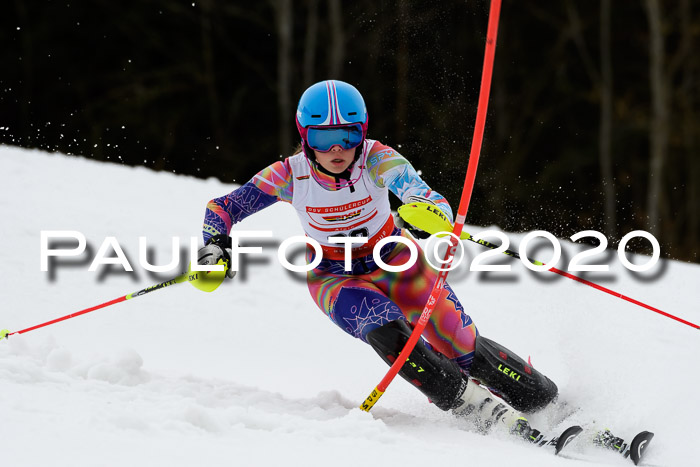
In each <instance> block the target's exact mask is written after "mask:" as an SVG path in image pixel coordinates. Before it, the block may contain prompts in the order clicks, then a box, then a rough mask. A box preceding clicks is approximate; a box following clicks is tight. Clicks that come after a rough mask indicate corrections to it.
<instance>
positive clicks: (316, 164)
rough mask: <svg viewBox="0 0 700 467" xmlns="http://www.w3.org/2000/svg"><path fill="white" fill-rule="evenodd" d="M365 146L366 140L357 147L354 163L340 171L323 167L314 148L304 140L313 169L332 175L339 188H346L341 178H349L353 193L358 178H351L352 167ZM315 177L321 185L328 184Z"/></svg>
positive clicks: (349, 185) (305, 151)
mask: <svg viewBox="0 0 700 467" xmlns="http://www.w3.org/2000/svg"><path fill="white" fill-rule="evenodd" d="M363 147H364V141H363V142H362V144H360V145H359V146H357V147H356V148H355V157H354V158H353V160H352V163H351V164H350V165H349V166H348V168H347V169H345V170H343V171H342V172H340V173H335V172H331V171H330V170H327V169H326V168H325V167H323V166H322V165H321V164H320V163H319V162H318V160H316V154H315V153H314V151H313V149H311V147H310V146H309V145H308V144H306V141H304V155H305V156H306V159H307V160H308V161H309V162H310V163H311V165H312V167H311V168H312V170H313V169H315V170H318V171H319V172H321V173H324V174H326V175H330V176H331V177H334V178H335V184H336V187H337V188H345V187H344V186H342V185H343V183H342V181H341V180H347V186H348V187H349V188H350V192H351V193H352V192H354V191H355V187H354V186H353V185H354V184H355V182H357V180H355V181H354V182H353V181H352V180H351V177H352V168H353V166H354V165H355V162H357V161H358V160H359V159H360V154H362V148H363ZM309 154H311V157H309ZM314 179H315V180H316V181H317V182H318V183H320V184H321V185H326V184H325V183H323V182H322V181H321V180H319V179H317V178H316V177H314Z"/></svg>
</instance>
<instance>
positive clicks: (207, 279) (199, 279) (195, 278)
mask: <svg viewBox="0 0 700 467" xmlns="http://www.w3.org/2000/svg"><path fill="white" fill-rule="evenodd" d="M203 272H207V271H188V272H185V273H183V274H180V275H179V276H177V277H175V278H173V279H170V280H167V281H164V282H161V283H160V284H156V285H152V286H150V287H146V288H145V289H141V290H139V291H138V292H134V293H130V294H127V295H124V296H123V297H119V298H115V299H114V300H110V301H108V302H104V303H101V304H99V305H95V306H93V307H90V308H86V309H84V310H80V311H76V312H75V313H71V314H69V315H66V316H62V317H60V318H56V319H52V320H51V321H47V322H45V323H41V324H37V325H35V326H32V327H29V328H26V329H21V330H19V331H14V332H10V331H9V330H7V329H3V330H0V340H2V339H4V338H6V337H9V336H12V335H14V334H23V333H25V332H29V331H33V330H35V329H39V328H43V327H44V326H49V325H51V324H54V323H58V322H61V321H65V320H67V319H71V318H75V317H76V316H80V315H84V314H86V313H90V312H91V311H95V310H99V309H101V308H107V307H108V306H111V305H115V304H117V303H121V302H124V301H126V300H131V299H132V298H137V297H141V296H142V295H146V294H147V293H150V292H153V291H156V290H160V289H164V288H165V287H169V286H171V285H174V284H179V283H181V282H190V283H191V284H192V285H195V286H196V287H197V288H198V289H200V290H204V291H205V292H211V291H213V290H214V289H216V288H217V287H218V286H219V284H221V282H222V281H223V275H222V274H220V273H219V271H214V273H219V274H211V276H210V275H209V274H208V273H207V274H206V275H203V274H202V273H203ZM224 274H225V273H224Z"/></svg>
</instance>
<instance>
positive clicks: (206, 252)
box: [197, 234, 236, 279]
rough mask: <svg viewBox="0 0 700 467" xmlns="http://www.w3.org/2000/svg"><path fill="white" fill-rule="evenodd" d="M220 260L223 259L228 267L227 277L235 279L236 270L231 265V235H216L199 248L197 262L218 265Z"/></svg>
mask: <svg viewBox="0 0 700 467" xmlns="http://www.w3.org/2000/svg"><path fill="white" fill-rule="evenodd" d="M219 260H223V263H224V267H225V268H226V277H228V278H229V279H233V278H234V276H235V275H236V271H234V270H232V269H231V268H230V266H231V237H229V236H228V235H224V234H220V235H215V236H213V237H211V238H210V239H209V241H207V244H206V245H205V246H203V247H202V248H200V249H199V252H198V254H197V263H198V264H202V265H216V264H218V263H219Z"/></svg>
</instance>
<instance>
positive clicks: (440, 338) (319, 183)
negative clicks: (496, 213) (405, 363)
mask: <svg viewBox="0 0 700 467" xmlns="http://www.w3.org/2000/svg"><path fill="white" fill-rule="evenodd" d="M359 152H360V155H359V159H358V160H357V161H356V162H355V163H354V164H353V166H352V167H351V169H350V176H349V178H348V179H347V181H346V182H345V183H341V180H339V179H338V177H337V176H336V177H332V176H330V175H327V174H325V173H322V172H321V171H319V170H318V169H317V168H316V167H315V166H314V165H312V164H311V163H310V162H309V161H308V159H306V157H305V156H304V155H303V153H300V154H296V155H294V156H292V157H289V158H287V159H285V160H284V161H279V162H275V163H274V164H272V165H270V166H269V167H267V168H265V169H263V170H262V171H261V172H259V173H258V174H257V175H255V176H254V177H253V178H252V179H251V180H250V181H249V182H248V183H246V184H245V185H243V186H242V187H240V188H238V189H237V190H234V191H233V192H231V193H229V194H228V195H225V196H222V197H220V198H216V199H213V200H212V201H210V202H209V204H208V205H207V210H206V215H205V219H204V241H205V242H206V241H207V240H208V239H209V238H210V237H212V236H214V235H218V234H222V233H225V234H228V233H230V231H231V227H232V226H233V224H236V223H238V222H240V221H241V220H243V219H244V218H246V217H248V216H249V215H251V214H254V213H255V212H258V211H260V210H261V209H264V208H265V207H267V206H270V205H271V204H273V203H276V202H277V201H284V202H287V203H290V204H292V206H293V207H294V208H295V209H296V210H297V214H298V215H299V218H300V220H301V222H302V225H303V227H304V231H305V232H306V234H307V236H308V237H311V238H313V239H314V240H316V241H317V242H318V243H319V244H321V246H322V248H323V259H322V260H321V262H320V264H319V265H318V266H316V268H314V269H313V270H311V271H309V272H308V273H307V283H308V286H309V291H310V292H311V296H312V297H313V299H314V301H315V302H316V305H317V306H318V307H319V308H320V309H321V310H322V311H323V312H324V313H326V315H327V316H328V317H329V318H330V319H331V320H332V321H333V322H334V323H335V324H337V325H338V326H340V327H341V329H343V330H344V331H345V332H347V333H348V334H350V335H352V336H354V337H357V338H359V339H361V340H363V341H366V336H367V333H368V332H370V331H372V330H373V329H376V328H377V327H379V326H382V325H383V324H385V323H387V322H389V321H393V320H396V319H407V320H408V321H409V322H410V323H412V324H414V325H415V324H416V323H417V322H418V319H419V317H420V314H421V312H422V311H423V308H424V307H425V304H426V302H427V300H428V297H429V295H430V292H431V289H432V286H433V284H434V282H435V278H436V276H437V273H436V271H435V270H433V269H432V268H431V267H430V266H429V265H428V264H427V262H426V261H425V259H424V255H423V254H422V252H421V251H420V247H418V245H417V244H416V243H415V241H414V240H413V239H412V237H410V235H408V234H407V233H405V232H403V231H402V230H401V229H398V228H397V227H396V226H394V223H393V217H392V215H391V210H390V207H389V196H388V191H389V190H391V191H392V192H393V193H394V194H395V195H396V196H398V197H399V198H400V199H401V200H402V202H404V203H405V202H408V199H409V197H410V196H422V197H424V198H428V199H430V200H431V201H433V202H434V203H436V205H437V206H438V207H439V208H440V209H441V210H442V211H443V212H444V213H446V214H447V215H448V216H450V217H451V216H452V210H451V209H450V206H449V204H448V203H447V201H446V200H445V199H444V198H443V197H442V196H441V195H440V194H439V193H436V192H434V191H432V190H431V189H430V188H429V187H428V185H427V184H426V183H425V182H424V181H423V180H421V178H420V177H419V176H418V174H417V173H416V171H415V169H414V168H413V167H412V166H411V164H410V163H409V162H408V161H407V160H406V159H405V158H404V157H403V156H401V155H400V154H399V153H397V152H396V151H395V150H393V149H392V148H390V147H388V146H384V145H382V144H381V143H379V142H378V141H373V140H366V141H365V142H364V145H363V146H362V147H361V150H360V151H359ZM336 236H343V237H358V236H361V237H367V238H369V241H368V243H366V244H363V245H359V246H355V247H354V248H352V260H351V262H350V265H349V266H350V268H349V269H350V270H348V271H346V270H345V262H344V257H345V256H344V247H343V245H338V244H336V243H333V242H332V241H331V240H329V239H330V238H332V237H336ZM388 236H403V237H404V238H406V239H407V241H409V242H413V243H414V244H415V245H416V247H417V248H418V251H419V254H418V259H417V261H416V262H415V264H414V265H413V266H411V267H410V268H409V269H407V270H406V271H403V272H390V271H386V270H384V269H382V268H381V267H379V265H378V264H377V263H376V261H375V258H374V257H373V255H372V249H373V247H374V245H375V244H376V243H377V242H378V241H380V240H381V239H382V238H385V237H388ZM308 251H309V253H307V261H308V262H309V263H310V262H312V261H313V259H314V257H315V255H314V252H313V250H312V249H310V248H309V250H308ZM379 256H380V258H381V260H382V261H384V263H386V264H391V265H402V264H405V263H407V262H408V260H409V256H410V250H409V248H408V247H407V246H406V245H404V244H402V243H399V242H391V243H387V244H386V245H384V246H383V247H382V249H381V252H380V255H379ZM476 335H477V329H476V326H475V325H474V323H473V322H472V320H471V318H470V317H469V316H468V315H467V314H466V313H465V312H464V308H463V307H462V305H461V304H460V302H459V300H458V299H457V297H456V295H455V294H454V292H453V291H452V289H451V288H450V287H449V285H447V284H446V285H445V288H444V290H443V292H442V295H441V297H440V300H439V302H438V304H437V306H436V307H435V310H434V311H433V313H432V315H431V317H430V321H429V323H428V325H427V327H426V328H425V331H424V332H423V338H424V339H425V340H427V341H428V342H429V343H430V345H431V346H432V347H433V348H434V349H435V350H437V351H439V352H441V353H442V354H444V355H445V356H447V357H448V358H451V359H453V360H455V361H456V362H457V363H458V364H459V365H460V366H461V367H462V368H463V369H465V370H467V371H468V369H469V366H470V365H471V361H472V358H473V354H474V341H475V339H476Z"/></svg>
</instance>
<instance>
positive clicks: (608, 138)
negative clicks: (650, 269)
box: [598, 0, 617, 237]
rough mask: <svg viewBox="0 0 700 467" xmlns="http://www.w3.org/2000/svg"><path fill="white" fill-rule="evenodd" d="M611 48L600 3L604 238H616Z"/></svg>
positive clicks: (606, 11) (604, 0) (606, 13)
mask: <svg viewBox="0 0 700 467" xmlns="http://www.w3.org/2000/svg"><path fill="white" fill-rule="evenodd" d="M611 52H612V44H611V42H610V0H601V2H600V134H599V135H600V136H599V138H598V142H599V159H600V174H601V177H602V182H603V190H604V193H605V227H606V231H607V232H606V233H607V234H608V236H613V237H614V236H616V234H617V225H616V224H617V211H616V207H615V180H614V178H613V163H612V154H611V148H612V103H613V74H612V58H611V55H612V53H611Z"/></svg>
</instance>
